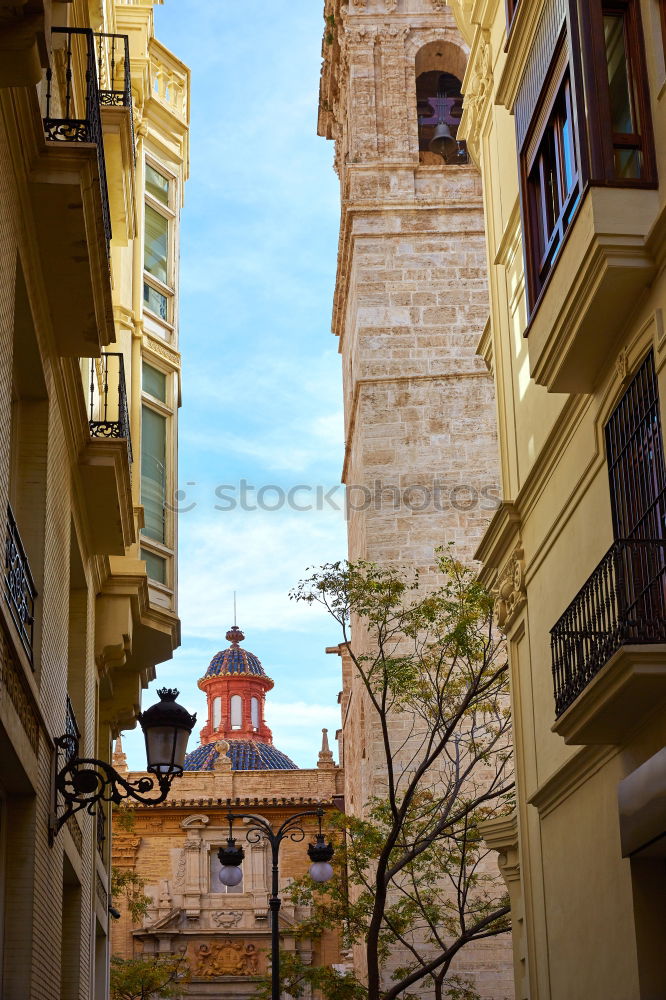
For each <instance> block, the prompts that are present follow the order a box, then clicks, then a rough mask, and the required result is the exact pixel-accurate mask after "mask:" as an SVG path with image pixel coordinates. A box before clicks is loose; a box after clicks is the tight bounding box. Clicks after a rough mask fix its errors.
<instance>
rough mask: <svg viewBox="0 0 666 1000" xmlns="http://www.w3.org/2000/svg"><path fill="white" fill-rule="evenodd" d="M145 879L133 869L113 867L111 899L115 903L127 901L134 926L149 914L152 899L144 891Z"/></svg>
mask: <svg viewBox="0 0 666 1000" xmlns="http://www.w3.org/2000/svg"><path fill="white" fill-rule="evenodd" d="M145 885H146V882H145V879H142V878H141V876H140V875H138V874H137V873H136V872H135V871H134V869H133V868H118V867H117V866H116V865H112V866H111V898H112V899H113V901H114V903H117V902H119V901H120V899H121V898H122V899H124V900H125V905H126V906H127V911H128V913H129V915H130V919H131V921H132V923H133V924H138V922H139V921H140V920H141V918H142V917H145V915H146V914H147V913H148V910H149V908H150V905H151V903H152V899H151V898H150V896H146V894H145V892H144V891H143V890H144V888H145Z"/></svg>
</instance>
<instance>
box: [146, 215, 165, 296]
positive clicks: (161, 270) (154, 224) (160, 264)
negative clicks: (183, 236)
mask: <svg viewBox="0 0 666 1000" xmlns="http://www.w3.org/2000/svg"><path fill="white" fill-rule="evenodd" d="M168 244H169V222H168V220H167V219H165V218H164V216H163V215H160V213H159V212H156V211H155V209H154V208H151V206H150V205H146V225H145V247H144V261H143V266H144V267H145V269H146V271H148V273H149V274H153V275H155V277H156V278H159V280H160V281H163V282H164V283H165V284H166V282H167V277H168V262H167V253H168Z"/></svg>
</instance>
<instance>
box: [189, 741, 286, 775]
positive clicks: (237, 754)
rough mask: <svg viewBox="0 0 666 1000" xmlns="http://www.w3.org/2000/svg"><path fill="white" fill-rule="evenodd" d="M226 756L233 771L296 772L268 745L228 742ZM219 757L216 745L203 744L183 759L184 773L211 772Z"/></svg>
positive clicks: (249, 742) (278, 751)
mask: <svg viewBox="0 0 666 1000" xmlns="http://www.w3.org/2000/svg"><path fill="white" fill-rule="evenodd" d="M227 742H228V743H229V750H228V751H227V756H228V757H229V759H230V761H231V769H232V770H233V771H297V770H298V765H297V764H294V762H293V760H290V759H289V757H287V755H286V754H284V753H282V752H281V751H280V750H276V748H275V747H274V746H271V745H270V744H268V743H255V741H254V740H228V741H227ZM219 755H220V751H219V749H218V743H217V742H214V743H204V745H203V746H199V747H197V748H196V750H193V751H192V753H188V755H187V757H186V758H185V770H186V771H211V770H212V769H213V765H214V763H215V761H216V760H217V758H218V757H219Z"/></svg>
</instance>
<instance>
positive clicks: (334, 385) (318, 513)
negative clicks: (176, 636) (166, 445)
mask: <svg viewBox="0 0 666 1000" xmlns="http://www.w3.org/2000/svg"><path fill="white" fill-rule="evenodd" d="M322 9H323V0H321V2H319V0H291V2H290V3H281V4H276V3H267V2H266V0H245V2H244V3H243V4H242V5H239V4H231V3H229V2H220V0H217V2H211V0H165V4H164V6H158V7H156V8H155V25H156V34H157V36H158V38H159V39H160V41H162V42H163V43H164V44H165V45H167V46H168V47H169V48H170V49H172V51H174V52H175V53H176V54H177V55H178V56H179V57H180V58H181V59H183V60H184V61H185V62H186V63H187V64H188V65H189V66H190V67H191V69H192V122H191V172H190V180H189V182H188V185H187V188H186V194H185V208H184V210H183V215H182V227H181V285H180V287H181V308H180V347H181V351H182V356H183V406H182V409H181V411H180V443H179V446H180V468H179V478H180V485H181V489H182V490H183V491H184V494H185V495H184V496H183V497H182V499H181V508H187V507H192V505H194V506H193V507H192V509H191V510H188V511H183V513H181V515H180V518H179V530H180V588H179V590H180V616H181V620H182V646H181V648H180V649H179V650H178V651H177V652H176V654H175V656H174V659H173V661H171V662H169V663H166V664H162V665H161V666H160V667H158V682H157V684H152V685H151V688H150V690H149V691H148V692H144V700H143V703H144V706H147V705H149V704H151V703H152V702H153V701H154V700H155V694H154V692H155V687H156V686H159V685H161V684H165V683H166V684H169V685H176V686H178V687H179V689H180V691H181V698H180V701H181V702H182V703H183V704H185V705H187V706H188V707H189V708H190V710H196V711H197V712H198V713H199V722H200V723H203V721H204V718H205V700H204V698H203V696H202V694H201V692H199V691H198V689H197V687H196V682H197V679H198V678H199V677H201V676H202V674H203V673H204V672H205V669H206V666H207V664H208V662H209V660H210V659H211V657H212V656H213V654H214V653H215V652H217V650H218V649H222V648H224V647H225V646H226V645H228V643H227V642H226V640H225V638H224V633H225V632H226V630H227V628H228V627H229V625H230V624H231V622H232V606H233V591H234V590H236V591H237V592H238V623H239V625H240V626H241V627H242V628H243V629H244V631H245V633H246V641H245V643H244V645H245V646H246V648H248V649H250V650H252V652H254V653H256V654H257V655H258V656H259V657H260V659H261V660H262V662H263V664H264V667H265V669H266V672H267V673H268V674H269V675H270V676H271V677H272V678H273V679H274V680H275V689H274V690H273V692H271V693H270V694H269V695H268V705H267V712H266V717H267V721H268V724H269V725H270V726H271V727H272V729H273V735H274V740H275V744H276V746H278V747H279V748H280V749H282V750H284V751H285V752H286V753H288V754H289V755H290V756H292V757H293V759H294V760H295V761H296V763H297V764H299V765H300V766H302V767H312V766H314V764H315V763H316V757H317V751H318V748H319V744H320V740H321V728H322V726H327V727H328V728H329V729H330V730H331V731H332V733H331V735H332V734H333V732H334V731H335V729H336V728H337V727H338V726H339V713H338V706H337V692H338V690H339V688H340V661H339V658H338V657H337V656H330V655H326V654H325V652H324V647H325V646H330V645H334V644H335V643H337V642H338V641H339V639H340V636H339V634H338V633H337V631H336V627H335V624H334V623H333V622H330V621H328V620H327V619H326V618H325V617H324V616H323V615H321V614H318V613H317V612H316V611H313V610H311V609H307V608H305V607H301V606H300V605H296V604H294V602H292V601H290V600H289V598H288V592H289V589H290V588H291V587H292V586H294V585H295V584H296V583H297V581H298V580H299V578H300V577H301V576H302V575H304V571H305V569H306V567H308V566H312V565H319V564H321V563H322V562H325V561H327V560H331V559H337V558H343V557H344V556H345V555H346V533H345V522H344V518H343V513H342V510H341V509H340V510H334V509H333V507H332V506H331V505H328V504H325V505H324V507H325V509H324V510H312V511H309V512H305V511H301V512H299V511H295V510H290V509H289V508H288V507H286V506H283V507H282V509H279V510H261V509H257V510H250V509H247V510H243V509H241V508H240V506H239V505H238V504H237V506H236V508H235V509H233V510H219V509H217V510H216V509H215V508H216V505H217V506H218V507H229V506H231V503H230V501H228V500H223V499H220V494H218V496H216V493H215V491H216V489H217V488H218V487H222V486H225V485H228V486H232V487H233V488H234V491H235V492H232V491H231V490H226V491H222V495H223V496H224V497H229V496H233V497H235V498H236V500H239V499H240V493H239V487H240V483H241V481H242V480H245V481H246V483H248V484H249V485H251V486H253V487H254V488H255V490H254V492H253V493H252V492H250V491H249V488H248V491H247V493H246V502H245V506H246V507H251V506H253V505H256V491H257V490H258V489H260V488H261V487H262V486H264V487H279V488H280V489H282V490H283V491H284V493H287V492H288V491H289V490H290V489H291V488H292V487H295V486H299V485H305V486H311V487H313V488H314V487H316V486H318V485H319V486H322V487H324V489H325V490H329V489H331V488H332V487H335V486H336V484H338V483H339V479H340V470H341V467H342V457H343V428H342V402H341V376H340V364H339V357H338V354H337V341H336V339H335V338H334V337H333V336H332V335H331V333H330V317H331V302H332V295H333V286H334V280H335V263H336V253H337V233H338V218H339V190H338V183H337V178H336V176H335V174H334V172H333V169H332V159H333V147H332V144H331V143H329V142H327V141H326V140H324V139H322V138H319V137H318V136H317V134H316V119H317V100H318V85H319V70H320V63H321V59H320V51H321V36H322V28H323V18H322ZM280 496H281V495H280V493H279V492H278V491H277V490H276V489H265V490H264V493H263V494H262V499H263V506H264V507H272V506H275V505H276V504H277V503H278V501H279V500H280ZM342 498H343V493H342V487H340V488H339V489H338V490H337V492H336V493H335V494H334V496H333V498H332V499H333V503H335V504H336V505H337V506H338V507H339V508H342ZM295 499H296V502H297V503H298V504H299V505H300V506H305V505H306V504H307V503H308V501H309V495H308V494H307V493H306V492H304V491H300V492H299V493H298V494H296V497H295ZM315 506H316V505H315ZM198 730H199V723H198V724H197V727H196V730H195V733H194V734H193V736H192V737H191V740H190V748H193V747H194V746H195V745H196V743H197V742H198ZM124 744H125V749H126V751H127V754H128V759H129V763H130V766H131V767H134V768H142V767H144V766H145V755H144V750H143V745H142V744H143V740H142V738H141V734H140V731H138V730H135V731H134V732H132V733H127V734H125V736H124Z"/></svg>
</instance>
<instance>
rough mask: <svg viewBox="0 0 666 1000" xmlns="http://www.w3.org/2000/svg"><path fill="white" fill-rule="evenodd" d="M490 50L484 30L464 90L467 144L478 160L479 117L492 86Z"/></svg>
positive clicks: (486, 33)
mask: <svg viewBox="0 0 666 1000" xmlns="http://www.w3.org/2000/svg"><path fill="white" fill-rule="evenodd" d="M492 82H493V73H492V51H491V48H490V38H489V35H488V32H487V31H485V32H483V34H482V37H481V44H480V46H479V50H478V52H477V54H476V59H475V62H474V68H473V72H472V77H471V81H470V84H469V86H468V88H467V91H466V92H465V103H464V108H465V111H466V113H467V116H468V120H469V125H468V127H467V145H468V147H469V148H470V151H471V153H472V156H473V157H474V159H475V160H476V162H477V163H478V162H479V138H480V135H481V117H482V114H483V108H484V106H485V103H486V100H487V98H488V94H489V93H490V90H491V88H492Z"/></svg>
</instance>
